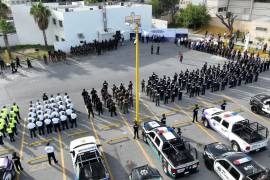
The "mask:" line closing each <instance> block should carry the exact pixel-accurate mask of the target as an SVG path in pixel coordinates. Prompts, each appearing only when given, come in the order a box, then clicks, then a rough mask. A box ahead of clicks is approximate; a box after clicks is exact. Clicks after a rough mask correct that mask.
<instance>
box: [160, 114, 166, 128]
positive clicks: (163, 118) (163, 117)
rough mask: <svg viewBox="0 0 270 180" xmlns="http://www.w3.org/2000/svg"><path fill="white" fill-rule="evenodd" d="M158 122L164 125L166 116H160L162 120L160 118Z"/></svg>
mask: <svg viewBox="0 0 270 180" xmlns="http://www.w3.org/2000/svg"><path fill="white" fill-rule="evenodd" d="M160 122H161V123H162V124H164V125H166V115H165V114H162V118H161V120H160Z"/></svg>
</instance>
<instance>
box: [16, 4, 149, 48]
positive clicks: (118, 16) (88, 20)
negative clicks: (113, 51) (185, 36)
mask: <svg viewBox="0 0 270 180" xmlns="http://www.w3.org/2000/svg"><path fill="white" fill-rule="evenodd" d="M45 5H46V6H47V7H48V8H49V9H50V10H51V14H52V16H51V17H50V21H49V26H48V29H47V30H46V34H47V39H48V44H50V45H54V47H55V49H60V50H63V51H66V52H68V51H69V50H70V47H71V46H76V45H79V44H81V43H82V42H83V41H86V42H93V41H94V40H99V41H101V40H104V39H109V38H112V36H113V35H114V34H115V32H116V31H121V32H122V33H126V37H127V34H129V32H130V31H131V30H132V29H131V27H130V26H128V25H127V23H126V22H125V18H126V17H128V16H130V14H131V13H132V12H134V13H135V15H139V16H140V17H141V29H142V30H149V29H151V27H152V6H151V5H143V4H130V3H127V4H123V3H121V4H117V5H106V6H86V5H84V3H83V2H73V3H72V4H69V5H59V4H58V3H46V4H45ZM30 9H31V4H23V5H13V6H11V10H12V15H13V18H14V24H15V28H16V31H17V34H18V39H19V42H20V43H21V44H44V40H43V35H42V32H41V31H40V30H39V28H38V26H37V24H36V23H35V22H34V19H33V17H32V16H31V15H30V13H29V12H30Z"/></svg>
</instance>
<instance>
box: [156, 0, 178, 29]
mask: <svg viewBox="0 0 270 180" xmlns="http://www.w3.org/2000/svg"><path fill="white" fill-rule="evenodd" d="M178 3H179V0H160V7H162V11H168V12H169V13H170V14H171V17H172V23H173V24H175V14H176V12H177V11H176V8H175V6H176V5H177V4H178Z"/></svg>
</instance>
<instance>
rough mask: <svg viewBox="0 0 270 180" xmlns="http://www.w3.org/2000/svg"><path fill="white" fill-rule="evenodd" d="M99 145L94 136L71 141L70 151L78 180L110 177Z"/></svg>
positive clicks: (103, 179) (95, 179)
mask: <svg viewBox="0 0 270 180" xmlns="http://www.w3.org/2000/svg"><path fill="white" fill-rule="evenodd" d="M98 147H99V145H97V144H96V139H95V138H94V137H93V136H87V137H83V138H79V139H75V140H73V141H71V142H70V153H71V158H72V164H73V167H74V169H75V172H76V178H75V179H76V180H108V179H110V178H109V173H108V171H107V169H106V167H105V166H104V162H103V159H102V156H101V154H100V151H99V149H98Z"/></svg>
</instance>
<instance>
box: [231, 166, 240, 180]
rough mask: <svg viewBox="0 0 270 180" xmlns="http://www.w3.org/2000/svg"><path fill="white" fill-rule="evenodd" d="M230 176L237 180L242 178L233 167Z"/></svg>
mask: <svg viewBox="0 0 270 180" xmlns="http://www.w3.org/2000/svg"><path fill="white" fill-rule="evenodd" d="M230 174H231V175H232V177H234V178H235V179H236V180H238V179H239V178H240V174H239V172H237V171H236V169H234V168H233V167H232V168H231V170H230Z"/></svg>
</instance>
